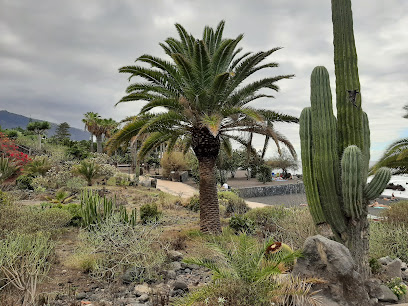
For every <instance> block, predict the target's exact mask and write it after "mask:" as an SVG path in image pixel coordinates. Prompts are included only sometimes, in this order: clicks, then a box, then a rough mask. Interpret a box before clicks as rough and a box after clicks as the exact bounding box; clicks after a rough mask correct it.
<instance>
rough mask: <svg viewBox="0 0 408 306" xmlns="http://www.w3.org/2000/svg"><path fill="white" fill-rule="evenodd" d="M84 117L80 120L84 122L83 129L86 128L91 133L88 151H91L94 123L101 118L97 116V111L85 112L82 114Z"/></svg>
mask: <svg viewBox="0 0 408 306" xmlns="http://www.w3.org/2000/svg"><path fill="white" fill-rule="evenodd" d="M84 117H85V118H84V119H82V122H83V123H85V130H87V131H88V132H89V133H90V134H91V145H90V151H91V152H93V151H94V146H93V137H94V135H95V129H96V123H97V121H98V120H99V119H100V118H101V116H99V114H98V113H94V112H87V113H86V114H84Z"/></svg>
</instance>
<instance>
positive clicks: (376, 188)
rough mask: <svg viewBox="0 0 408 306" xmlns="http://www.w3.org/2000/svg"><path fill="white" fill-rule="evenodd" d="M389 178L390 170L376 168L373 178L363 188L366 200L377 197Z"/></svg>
mask: <svg viewBox="0 0 408 306" xmlns="http://www.w3.org/2000/svg"><path fill="white" fill-rule="evenodd" d="M390 178H391V170H390V169H388V168H386V167H382V168H380V169H378V171H377V173H376V174H375V176H374V178H373V179H372V180H371V182H370V183H369V184H367V185H366V186H365V188H364V196H365V197H366V198H367V199H368V200H373V199H375V198H376V197H378V196H379V195H380V194H381V193H382V192H383V190H384V188H385V187H386V186H387V183H388V182H389V180H390Z"/></svg>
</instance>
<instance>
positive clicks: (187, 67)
mask: <svg viewBox="0 0 408 306" xmlns="http://www.w3.org/2000/svg"><path fill="white" fill-rule="evenodd" d="M176 29H177V31H178V34H179V36H180V39H179V40H178V39H175V38H168V39H167V40H166V41H165V43H161V44H160V46H161V47H162V48H163V50H164V51H165V53H166V54H167V55H168V56H169V57H170V59H171V61H167V60H164V59H161V58H158V57H154V56H151V55H147V54H145V55H142V56H140V57H139V58H138V59H137V61H138V62H143V63H146V64H149V65H150V66H151V68H146V67H144V66H138V65H135V66H125V67H122V68H120V69H119V72H122V73H130V74H131V75H130V78H129V79H132V78H133V77H139V78H138V80H137V81H136V83H134V84H132V85H130V86H129V87H128V88H127V93H128V95H126V96H124V97H123V98H122V99H121V100H120V101H119V102H118V103H121V102H129V101H140V100H141V101H147V104H145V105H144V106H143V108H142V109H141V111H140V113H139V115H138V116H136V117H135V118H134V120H132V121H131V122H129V123H128V124H126V125H125V126H124V127H123V128H122V129H121V130H120V131H119V132H118V133H116V134H115V135H113V137H112V138H111V139H110V141H109V147H110V150H111V151H112V150H114V149H115V148H116V147H118V146H119V145H121V144H123V143H128V142H129V140H130V139H131V138H132V137H133V136H140V135H142V134H146V133H149V136H148V137H147V138H146V140H145V141H144V142H143V145H142V147H141V148H140V150H139V156H140V157H143V156H144V155H146V154H147V153H148V152H149V151H150V150H152V149H153V148H155V147H157V146H159V145H160V144H162V143H164V142H168V144H169V145H168V149H169V150H171V149H172V147H173V146H174V144H175V143H176V141H177V140H178V139H180V138H182V139H183V140H184V141H183V143H184V144H185V146H186V148H187V147H192V149H193V151H194V153H195V155H196V157H197V159H198V163H199V173H200V183H199V191H200V227H201V230H202V231H203V232H213V233H217V232H220V230H221V226H220V217H219V209H218V199H217V188H216V178H215V172H214V170H215V162H216V159H217V156H218V153H219V151H220V146H222V145H224V146H226V147H230V142H229V140H230V139H234V140H236V141H238V142H240V143H242V144H245V145H247V143H248V141H247V139H246V138H245V137H244V136H245V135H243V134H245V133H246V134H249V133H257V134H261V135H264V136H268V137H270V138H271V139H273V141H274V142H275V143H276V145H277V146H278V150H280V149H279V142H282V143H283V144H284V145H286V146H287V147H288V148H289V150H290V151H291V153H292V154H293V155H295V151H294V149H293V146H292V145H291V143H290V142H289V141H288V140H287V139H286V138H285V137H284V136H283V135H282V134H280V133H278V132H277V131H276V130H274V128H273V124H272V122H275V121H285V122H298V119H297V118H295V117H292V116H287V115H282V114H279V113H276V112H273V111H270V110H265V109H254V108H252V107H250V106H248V103H250V102H251V101H254V100H256V99H259V98H271V97H273V96H271V95H270V94H268V93H265V89H266V90H267V89H270V90H274V91H278V86H277V85H276V84H275V83H276V82H277V81H279V80H281V79H288V78H291V77H292V76H293V75H280V76H267V77H264V78H262V79H260V80H257V81H252V82H245V81H246V80H247V79H248V78H249V77H250V76H252V75H253V74H254V73H255V72H258V71H260V70H264V69H268V68H273V67H277V66H278V64H277V63H263V61H264V60H265V59H266V58H267V57H268V56H269V55H271V54H272V53H274V52H275V51H277V50H279V49H280V48H273V49H271V50H268V51H264V52H257V53H251V52H247V53H245V54H242V55H241V54H240V51H241V50H242V49H241V48H238V47H237V45H238V43H239V42H240V41H241V39H242V37H243V36H242V35H239V36H238V37H237V38H235V39H225V38H222V34H223V30H224V21H221V22H220V23H219V25H218V26H217V28H216V29H212V28H210V27H208V26H206V27H205V29H204V33H203V37H202V39H196V38H194V37H193V36H192V35H191V34H188V33H187V31H186V30H185V29H184V28H183V27H182V26H181V25H179V24H176ZM140 78H142V79H144V80H145V81H146V82H142V81H140ZM244 82H245V84H244ZM262 90H263V91H262ZM157 107H161V108H160V109H161V110H163V109H164V111H161V112H157V111H152V110H153V109H156V108H157ZM160 109H159V110H160ZM237 132H238V133H237Z"/></svg>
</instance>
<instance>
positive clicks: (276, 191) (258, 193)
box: [238, 183, 305, 198]
mask: <svg viewBox="0 0 408 306" xmlns="http://www.w3.org/2000/svg"><path fill="white" fill-rule="evenodd" d="M238 193H239V195H240V196H241V197H242V198H256V197H268V196H274V195H285V194H295V193H305V186H304V185H303V183H296V184H286V185H276V186H256V187H245V188H239V189H238Z"/></svg>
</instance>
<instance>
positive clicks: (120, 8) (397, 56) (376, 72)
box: [0, 0, 408, 160]
mask: <svg viewBox="0 0 408 306" xmlns="http://www.w3.org/2000/svg"><path fill="white" fill-rule="evenodd" d="M352 3H353V14H354V33H355V37H356V46H357V54H358V57H359V72H360V82H361V92H362V98H363V109H364V110H365V111H366V112H367V114H368V117H369V119H370V126H371V142H372V148H371V150H372V159H373V160H375V159H378V157H379V156H380V155H381V154H382V153H383V151H384V149H385V148H386V147H387V145H389V144H390V143H391V142H392V141H394V140H396V139H398V138H401V137H408V128H407V127H408V120H407V119H403V118H402V115H403V113H404V112H403V110H402V107H403V106H404V105H405V104H408V98H407V97H408V83H407V82H408V69H407V64H408V31H407V30H408V1H407V0H352ZM222 19H224V20H226V28H225V32H224V36H225V37H230V38H232V37H236V36H237V35H238V34H240V33H243V34H244V39H243V41H242V43H241V46H242V47H243V48H244V51H261V50H267V49H270V48H273V47H277V46H281V47H283V49H282V50H280V51H278V52H276V53H274V54H273V55H272V56H271V57H270V60H271V61H276V62H278V63H279V64H280V67H279V68H276V69H275V71H272V70H270V73H273V74H274V75H278V74H295V75H296V77H295V78H293V79H292V80H283V81H280V82H279V86H280V92H279V93H277V94H276V95H275V97H276V98H275V99H266V100H259V101H258V102H253V103H252V106H254V107H257V106H258V107H263V108H269V109H272V110H276V111H279V112H282V113H286V114H290V115H294V116H299V115H300V112H301V110H302V109H303V108H304V107H305V106H308V105H310V102H309V95H310V90H309V82H310V79H309V78H310V73H311V71H312V70H313V68H314V67H315V66H318V65H324V66H326V67H327V69H328V70H329V72H330V75H331V82H332V91H333V96H334V88H335V87H334V64H333V45H332V24H331V12H330V1H329V0H302V1H300V0H252V1H249V0H235V1H233V0H224V1H216V0H148V1H147V0H145V1H143V0H86V1H83V0H58V1H55V0H37V1H31V0H0V110H1V109H5V110H8V111H10V112H14V113H18V114H22V115H25V116H31V117H32V118H38V119H43V120H49V121H52V122H56V123H61V122H63V121H67V122H68V123H70V125H71V126H75V127H79V128H82V127H83V124H82V122H81V119H82V118H83V114H84V113H86V112H88V111H94V112H98V113H99V114H100V115H101V116H102V117H107V118H108V117H112V118H113V119H115V120H118V121H119V120H121V119H123V118H124V117H126V116H128V115H132V114H136V113H137V112H138V111H139V110H140V108H141V104H140V103H139V104H138V103H136V102H132V103H128V104H120V105H118V106H117V107H116V108H115V107H114V104H115V103H116V102H117V101H118V100H119V99H120V98H121V97H122V96H123V95H124V90H125V88H126V87H127V85H128V81H127V76H126V75H121V74H119V73H118V68H120V67H122V66H125V65H130V64H132V63H133V62H134V60H135V59H136V58H137V57H138V56H140V55H142V54H144V53H148V54H152V55H156V56H163V52H162V50H161V48H160V47H159V45H158V44H159V42H163V41H164V40H165V39H166V38H167V37H170V36H173V37H175V36H177V33H176V30H175V28H174V23H176V22H177V23H180V24H182V25H183V26H184V27H185V28H186V29H187V30H188V31H189V32H191V33H192V34H193V35H194V36H196V37H200V36H201V34H202V30H203V28H204V26H205V25H210V26H213V27H215V26H216V25H217V24H218V22H219V21H220V20H222ZM277 128H278V130H279V131H280V132H282V133H283V134H284V135H286V136H287V137H288V138H289V139H290V140H291V141H292V143H293V144H294V145H295V148H296V149H297V151H298V152H300V145H299V137H298V126H297V125H289V124H281V125H279V126H277ZM257 145H258V146H259V147H261V139H259V140H258V141H257ZM273 154H274V150H273V148H272V147H271V149H270V150H269V155H273Z"/></svg>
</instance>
